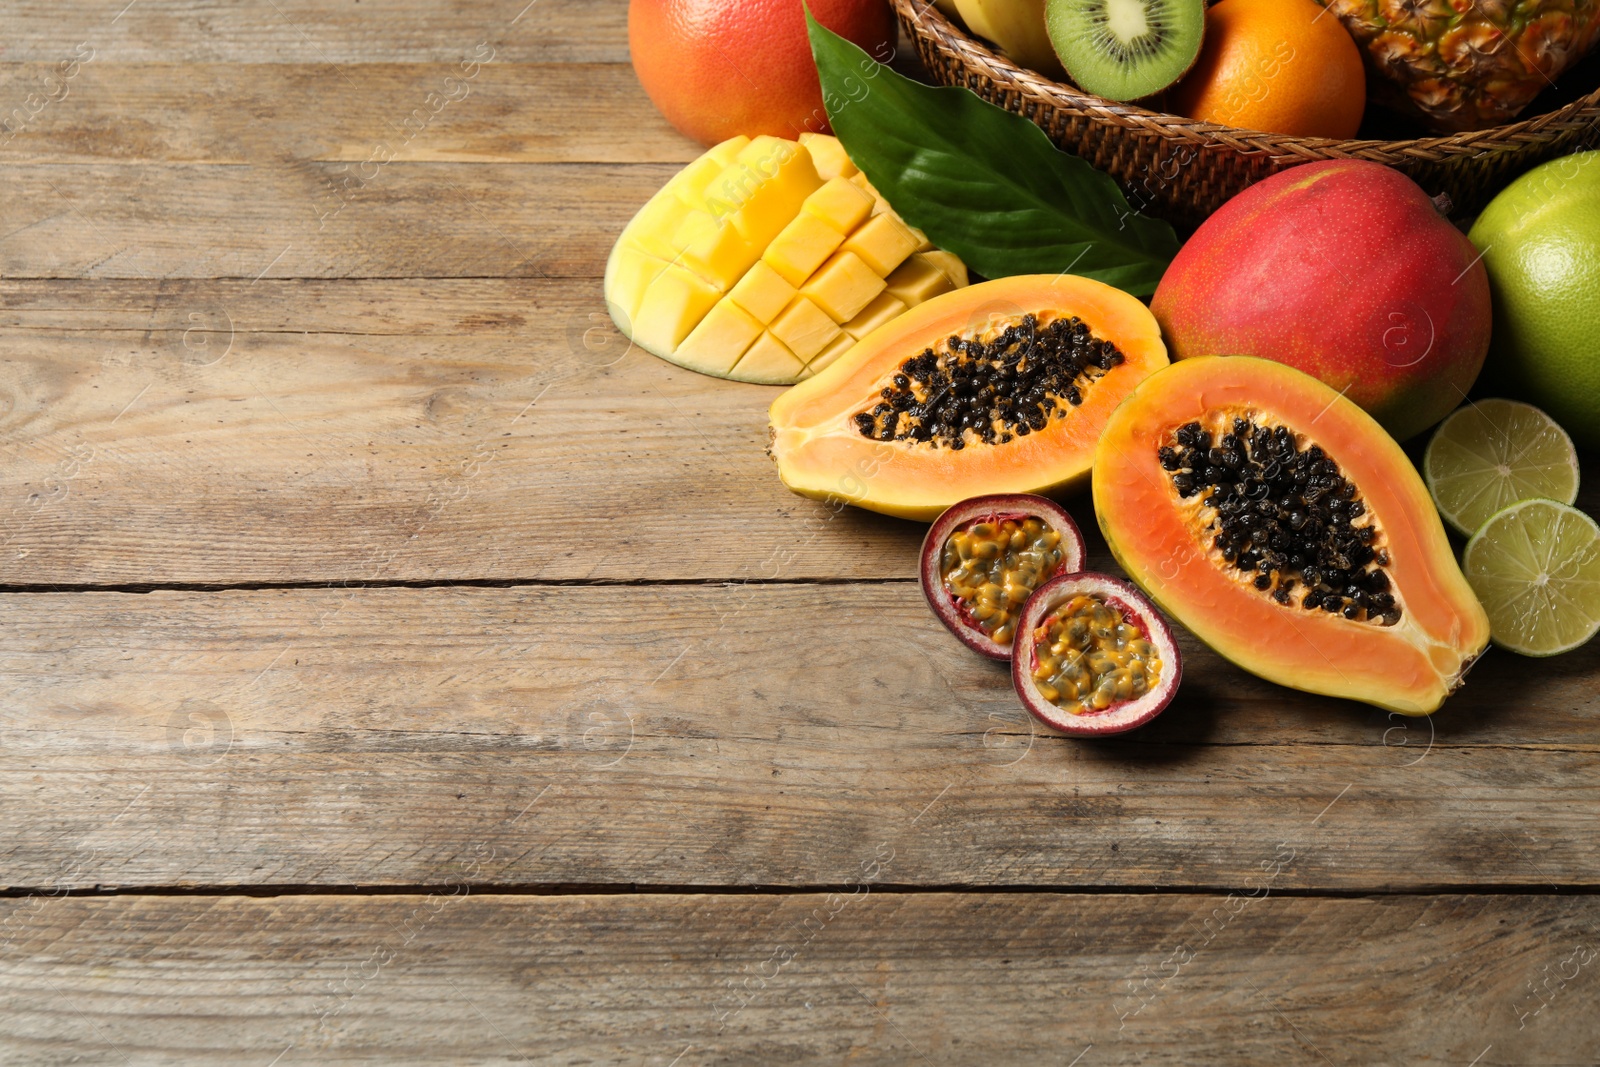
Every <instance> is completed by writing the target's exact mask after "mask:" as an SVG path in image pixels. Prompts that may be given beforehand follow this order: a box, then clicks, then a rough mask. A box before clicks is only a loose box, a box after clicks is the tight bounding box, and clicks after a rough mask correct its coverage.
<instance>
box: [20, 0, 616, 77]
mask: <svg viewBox="0 0 1600 1067" xmlns="http://www.w3.org/2000/svg"><path fill="white" fill-rule="evenodd" d="M80 42H83V43H86V44H87V45H88V46H89V47H90V48H92V49H93V50H94V52H95V54H96V59H95V62H105V63H112V62H160V63H322V64H327V65H329V66H330V67H337V68H345V67H349V66H352V65H359V64H362V63H368V62H413V63H418V62H420V63H453V62H455V61H456V60H457V59H459V58H460V56H461V55H463V54H465V53H469V52H471V51H472V50H473V49H474V48H475V47H476V46H477V45H478V43H479V42H488V43H489V44H491V45H493V46H494V47H495V48H496V49H497V51H498V55H499V57H500V59H501V61H502V62H537V63H550V62H572V63H626V62H627V61H628V5H627V4H626V3H623V2H622V0H601V2H598V3H597V2H596V0H534V2H532V3H530V2H529V0H495V2H493V3H483V2H482V0H364V2H363V3H361V4H358V5H352V4H340V5H331V6H330V5H328V4H323V3H319V2H318V0H272V2H270V3H265V4H259V5H257V4H238V3H234V2H233V0H134V2H133V3H128V0H103V2H102V0H96V2H94V3H78V4H66V5H63V4H60V3H56V2H54V0H16V2H13V3H10V4H8V5H7V6H6V49H5V58H6V59H8V60H11V61H13V62H17V61H25V62H36V63H51V62H55V61H56V60H57V59H58V58H60V57H62V56H65V55H69V54H71V53H72V51H73V49H74V48H75V47H76V46H77V45H78V44H79V43H80Z"/></svg>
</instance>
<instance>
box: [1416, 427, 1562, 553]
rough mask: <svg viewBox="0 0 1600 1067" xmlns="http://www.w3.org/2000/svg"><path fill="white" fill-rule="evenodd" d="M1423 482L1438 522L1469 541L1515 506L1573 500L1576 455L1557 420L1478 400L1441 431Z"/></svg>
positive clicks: (1433, 443)
mask: <svg viewBox="0 0 1600 1067" xmlns="http://www.w3.org/2000/svg"><path fill="white" fill-rule="evenodd" d="M1422 477H1423V479H1424V480H1425V481H1426V482H1427V483H1428V492H1430V493H1432V494H1433V502H1434V504H1435V505H1436V506H1437V507H1438V508H1439V514H1440V515H1442V516H1443V517H1444V520H1445V521H1446V522H1448V523H1449V524H1450V525H1451V526H1454V527H1455V528H1456V529H1457V530H1460V531H1461V532H1462V533H1464V534H1469V535H1470V534H1471V533H1472V532H1473V531H1474V530H1476V529H1477V528H1478V527H1480V526H1482V525H1483V524H1484V523H1485V522H1487V521H1489V516H1491V515H1493V514H1494V513H1495V512H1497V511H1499V510H1501V509H1502V508H1507V507H1510V506H1511V505H1512V504H1515V503H1516V502H1517V501H1519V500H1529V499H1532V498H1533V497H1543V498H1545V499H1546V500H1558V501H1560V502H1561V503H1563V504H1570V503H1572V502H1573V501H1574V500H1576V499H1578V452H1577V450H1576V449H1575V448H1573V447H1572V438H1570V437H1568V436H1567V434H1566V431H1565V430H1563V429H1562V428H1561V427H1560V426H1558V425H1557V424H1556V421H1555V420H1554V419H1552V418H1551V417H1550V416H1548V415H1546V414H1545V413H1544V412H1542V411H1540V410H1539V409H1538V408H1536V407H1534V406H1532V405H1531V404H1523V403H1519V402H1518V401H1515V400H1500V399H1491V400H1480V401H1477V402H1476V403H1469V404H1467V405H1466V406H1465V407H1462V408H1458V409H1456V411H1455V413H1454V414H1452V415H1451V416H1450V417H1449V418H1447V419H1445V420H1444V422H1442V423H1441V424H1440V425H1439V429H1438V431H1437V432H1435V433H1434V435H1433V440H1431V441H1429V442H1428V450H1427V452H1426V453H1424V454H1423V457H1422Z"/></svg>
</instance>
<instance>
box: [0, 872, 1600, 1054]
mask: <svg viewBox="0 0 1600 1067" xmlns="http://www.w3.org/2000/svg"><path fill="white" fill-rule="evenodd" d="M895 857H896V852H895V850H894V849H893V847H892V846H890V845H887V844H885V845H884V851H883V853H882V854H881V856H880V855H879V854H877V853H874V852H870V851H869V852H868V853H867V854H866V855H864V856H863V857H862V870H863V871H864V872H867V874H874V873H876V874H880V875H882V876H892V873H893V869H894V864H895V862H896V859H895ZM867 874H859V875H858V877H857V879H856V880H855V881H854V882H853V883H852V887H851V888H849V889H847V890H845V891H844V892H842V893H839V894H834V895H832V896H825V895H821V894H803V895H793V896H789V895H780V896H738V895H731V896H730V895H717V896H648V895H647V896H638V897H630V896H600V897H594V896H572V897H517V896H477V895H469V894H467V893H466V891H465V889H464V888H463V887H451V888H444V889H441V890H440V891H439V892H437V893H435V894H432V895H429V896H422V895H414V896H395V897H368V898H359V897H331V898H330V897H320V898H305V897H279V898H273V899H249V898H238V897H224V898H214V899H188V898H176V899H175V898H170V897H143V898H141V897H117V898H109V899H82V898H69V899H32V900H12V901H5V902H3V903H0V924H3V925H0V928H3V929H5V930H6V934H5V935H3V936H5V937H7V938H8V940H7V942H6V944H5V945H4V947H3V948H0V1046H3V1047H4V1048H5V1050H6V1052H5V1061H6V1062H7V1063H8V1064H18V1065H21V1064H30V1065H31V1064H58V1063H68V1062H72V1063H93V1064H101V1063H104V1064H167V1063H174V1062H183V1063H192V1064H219V1065H221V1064H226V1065H230V1067H231V1065H233V1064H239V1063H260V1064H267V1063H269V1062H275V1063H277V1064H279V1065H286V1064H288V1065H292V1064H309V1063H316V1064H328V1065H343V1064H352V1065H353V1064H372V1063H468V1062H470V1063H525V1062H526V1063H533V1062H536V1063H540V1064H570V1065H578V1064H618V1065H621V1064H627V1065H630V1067H633V1065H639V1064H644V1065H646V1067H669V1065H672V1064H677V1065H680V1067H681V1065H683V1064H732V1063H752V1064H753V1063H763V1064H771V1063H785V1064H836V1063H842V1062H851V1063H855V1062H864V1063H895V1064H901V1063H903V1064H927V1063H973V1062H979V1061H981V1062H983V1063H986V1064H999V1065H1009V1064H1018V1065H1021V1064H1027V1065H1033V1064H1039V1063H1059V1064H1067V1063H1076V1064H1079V1065H1080V1067H1093V1065H1095V1064H1124V1063H1126V1064H1134V1063H1139V1064H1194V1063H1224V1062H1225V1063H1233V1064H1272V1065H1280V1064H1285V1063H1313V1062H1327V1063H1335V1064H1346V1063H1371V1064H1408V1065H1410V1064H1419V1065H1421V1064H1438V1065H1443V1064H1456V1065H1460V1064H1466V1063H1469V1062H1471V1063H1476V1064H1478V1065H1479V1067H1482V1065H1485V1064H1494V1065H1505V1064H1527V1063H1579V1062H1583V1063H1587V1062H1589V1058H1590V1057H1591V1056H1592V1053H1593V1050H1594V1046H1595V1043H1596V1041H1600V1016H1597V1015H1596V1013H1595V1012H1594V1011H1593V1010H1592V1004H1593V1001H1594V996H1595V992H1594V991H1595V983H1596V981H1597V979H1596V975H1595V971H1596V968H1597V964H1596V962H1595V956H1596V954H1597V951H1600V946H1597V945H1596V942H1595V933H1594V930H1595V924H1596V923H1597V921H1600V905H1597V903H1596V901H1595V899H1594V898H1593V897H1577V898H1572V897H1538V896H1532V897H1529V896H1510V897H1506V896H1479V897H1462V896H1438V897H1434V896H1421V897H1412V896H1403V897H1393V898H1384V899H1373V900H1359V899H1357V900H1337V899H1336V900H1326V899H1324V900H1319V899H1306V898H1282V897H1277V896H1272V895H1270V893H1269V894H1268V895H1265V896H1259V897H1254V898H1252V897H1244V896H1237V897H1232V898H1219V897H1212V896H1188V895H1176V896H1154V897H1152V896H1081V895H1059V894H1050V893H1028V894H1004V895H990V894H978V893H971V894H912V895H903V894H887V893H881V892H876V891H874V886H873V879H872V878H870V877H868V876H867ZM275 1056H276V1057H279V1058H278V1059H277V1060H274V1059H273V1058H274V1057H275ZM1474 1057H1476V1059H1474Z"/></svg>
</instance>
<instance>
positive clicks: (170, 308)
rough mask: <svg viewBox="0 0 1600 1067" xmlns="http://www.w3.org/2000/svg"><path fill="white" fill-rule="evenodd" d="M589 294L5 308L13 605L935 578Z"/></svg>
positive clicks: (403, 293)
mask: <svg viewBox="0 0 1600 1067" xmlns="http://www.w3.org/2000/svg"><path fill="white" fill-rule="evenodd" d="M776 395H777V390H775V389H770V388H762V387H756V386H749V385H741V384H737V383H730V382H722V381H719V380H716V379H711V378H706V377H703V376H701V375H697V374H692V373H690V372H687V371H684V370H682V369H680V368H677V367H673V366H671V365H669V364H666V363H664V362H662V361H660V360H657V359H655V358H654V357H652V356H649V355H647V354H645V353H643V352H640V351H637V350H634V351H632V352H629V351H628V350H627V348H626V345H625V342H624V341H623V340H622V338H621V336H620V335H619V334H617V333H616V332H615V330H614V328H613V327H612V326H611V325H610V321H609V319H607V317H606V315H605V311H604V305H603V303H602V302H601V299H600V292H599V285H598V283H597V282H595V281H592V280H580V281H571V282H560V283H553V284H544V283H535V282H530V281H515V282H500V281H451V282H438V283H421V284H418V283H363V284H362V285H359V286H351V285H348V284H342V283H341V284H328V283H314V284H312V283H279V282H272V281H270V280H263V281H261V282H259V283H254V284H251V283H248V282H239V283H236V284H213V285H189V284H184V283H164V282H163V283H158V284H145V283H128V284H120V283H119V284H113V285H93V284H79V285H72V286H64V285H55V284H52V283H42V282H34V283H28V284H27V285H23V286H18V287H16V288H14V289H13V288H10V287H8V289H7V291H6V293H5V294H3V295H0V397H3V398H4V408H3V411H4V415H3V417H0V427H3V429H4V436H3V437H0V584H6V583H9V584H17V583H34V584H37V583H46V584H50V583H72V584H81V583H85V582H99V583H106V582H109V583H128V582H135V583H138V582H210V583H217V582H229V583H236V582H251V581H347V580H358V581H373V580H382V581H396V580H447V579H462V578H494V579H527V578H536V577H537V578H544V579H581V578H598V579H621V580H633V579H640V578H762V579H774V578H781V579H796V578H864V577H865V578H870V577H883V576H899V577H910V576H911V575H913V574H914V572H915V571H914V568H915V551H916V545H917V543H918V541H919V540H920V538H921V527H919V526H916V525H914V524H911V523H904V522H899V521H897V520H893V519H886V518H883V517H881V516H875V515H869V514H867V513H863V512H858V511H856V510H855V509H843V510H838V509H834V508H832V507H830V506H828V505H824V504H819V503H816V502H813V501H809V500H803V499H801V498H799V497H796V496H794V495H793V494H791V493H790V492H789V491H788V490H786V489H784V488H783V486H782V484H781V483H779V481H778V479H777V475H776V473H775V470H774V468H773V465H772V463H771V461H770V460H769V459H768V458H767V456H766V454H765V451H764V449H765V445H766V438H767V430H766V409H767V405H768V404H769V403H770V402H771V400H772V398H773V397H774V396H776Z"/></svg>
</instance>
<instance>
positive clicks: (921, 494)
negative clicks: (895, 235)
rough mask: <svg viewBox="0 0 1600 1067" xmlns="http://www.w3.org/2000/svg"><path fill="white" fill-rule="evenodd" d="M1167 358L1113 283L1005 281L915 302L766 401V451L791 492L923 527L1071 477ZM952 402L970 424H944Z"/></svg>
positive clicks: (1148, 321)
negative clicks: (952, 511) (962, 402)
mask: <svg viewBox="0 0 1600 1067" xmlns="http://www.w3.org/2000/svg"><path fill="white" fill-rule="evenodd" d="M1074 320H1076V321H1074ZM1008 330H1009V331H1010V333H1009V334H1008V333H1007V331H1008ZM1008 337H1010V338H1012V340H1010V341H1008V340H1007V338H1008ZM952 340H955V341H956V342H957V343H956V347H955V348H954V349H952V346H951V341H952ZM1108 346H1109V347H1108ZM1096 353H1099V355H1096ZM1108 353H1114V355H1113V354H1108ZM919 360H920V361H921V362H920V363H918V362H916V361H919ZM1085 360H1087V362H1084V361H1085ZM1096 360H1098V362H1096ZM1080 363H1081V364H1082V370H1081V372H1075V370H1074V368H1077V367H1079V365H1080ZM1100 363H1104V364H1106V365H1105V366H1101V365H1099V364H1100ZM930 365H931V369H929V367H930ZM1166 365H1167V349H1166V346H1165V345H1164V344H1163V343H1162V341H1161V330H1160V327H1159V326H1158V325H1157V324H1156V321H1155V318H1154V316H1152V315H1151V314H1150V311H1149V309H1148V308H1146V307H1145V305H1144V304H1143V303H1141V302H1140V301H1139V300H1137V299H1135V298H1134V297H1132V296H1129V295H1128V294H1127V293H1124V292H1122V291H1121V290H1120V289H1114V288H1112V287H1111V286H1109V285H1105V284H1103V283H1101V282H1097V281H1094V280H1092V279H1088V278H1079V277H1076V276H1073V275H1019V276H1016V277H1011V278H1001V279H997V280H995V281H989V282H983V283H980V284H978V285H974V286H971V287H969V288H966V289H960V290H956V291H954V292H950V293H946V294H944V295H942V296H938V297H935V298H933V299H932V300H929V301H928V302H926V303H924V304H920V305H918V306H917V307H914V308H912V309H911V310H910V311H907V312H905V313H904V314H902V315H901V316H899V317H898V318H895V319H893V320H891V321H890V322H888V323H886V324H885V325H883V326H880V327H878V328H877V329H875V330H873V331H872V332H871V333H868V334H867V335H865V336H864V337H862V338H861V340H860V341H858V342H857V343H856V344H855V346H854V347H852V348H851V349H850V350H849V351H847V352H845V353H844V354H843V355H841V356H840V357H839V358H838V360H837V361H836V362H834V363H833V364H831V365H830V366H828V367H827V368H826V369H825V370H823V371H821V372H820V373H819V374H817V376H816V377H814V378H811V379H809V380H807V381H804V382H802V383H800V384H799V385H797V386H795V387H794V388H793V389H790V390H789V391H788V392H786V393H784V394H783V395H781V396H780V397H778V399H777V400H776V401H774V402H773V405H772V409H771V437H772V443H771V446H770V448H769V451H770V452H771V454H772V457H773V458H774V459H775V460H776V461H777V464H778V474H779V476H780V477H781V478H782V479H783V482H784V484H785V485H787V486H788V487H789V488H790V489H792V490H794V491H795V492H797V493H800V494H802V495H804V496H810V497H815V498H817V499H823V500H844V501H847V502H849V503H851V504H855V505H857V506H859V507H863V508H867V509H870V510H872V511H879V512H883V513H885V514H888V515H897V516H900V517H902V518H908V519H918V520H921V521H924V522H928V521H932V520H933V519H935V518H937V517H938V516H939V514H940V513H941V512H943V511H944V510H945V509H946V508H948V507H950V506H951V505H952V504H955V503H956V502H958V501H961V500H965V499H967V498H968V497H973V496H979V495H983V494H990V493H1041V494H1049V493H1061V492H1065V491H1068V490H1070V489H1073V488H1077V487H1080V486H1082V485H1083V484H1084V483H1085V482H1086V481H1087V480H1088V475H1089V468H1090V465H1091V463H1092V462H1093V456H1094V447H1095V442H1096V441H1097V440H1098V439H1099V437H1100V431H1101V429H1102V428H1103V427H1104V426H1105V424H1106V420H1107V419H1109V418H1110V417H1111V413H1112V411H1114V410H1115V409H1116V406H1117V404H1118V403H1120V402H1121V401H1122V399H1123V397H1125V396H1127V395H1128V393H1129V392H1130V391H1131V390H1132V389H1133V387H1134V386H1135V385H1137V384H1138V383H1139V382H1140V381H1143V380H1144V379H1145V378H1146V377H1148V376H1149V375H1150V374H1151V373H1152V372H1154V371H1155V370H1156V369H1158V368H1160V367H1164V366H1166ZM918 367H921V368H922V370H921V371H919V370H918V369H917V368H918ZM908 368H909V369H908ZM960 389H965V390H966V393H965V394H963V393H962V392H960ZM885 390H889V392H890V393H899V394H901V395H899V396H897V397H894V398H892V399H891V398H886V397H885V395H884V391H885ZM952 395H954V396H963V395H964V396H966V397H967V398H968V400H967V407H966V408H964V409H960V410H962V411H965V412H967V413H968V414H967V418H968V420H969V421H968V424H967V425H966V426H965V427H962V426H961V425H960V424H959V422H958V423H957V424H956V425H955V426H954V428H953V432H944V431H943V430H941V429H940V428H941V427H946V428H949V427H950V426H951V424H950V423H947V422H944V421H942V420H945V419H949V418H952V417H953V416H952V415H951V410H952V409H951V407H950V404H951V400H950V397H951V396H952ZM1074 401H1075V402H1074ZM894 405H899V406H897V407H894V410H891V411H887V412H884V413H882V414H878V415H874V414H873V413H874V411H880V412H881V411H883V409H884V408H888V407H891V406H894ZM863 418H865V419H867V420H869V421H870V422H871V426H870V429H864V428H863V424H862V422H861V420H862V419H863ZM886 430H887V431H888V433H889V439H883V437H884V434H885V431H886ZM918 434H922V435H923V437H924V438H926V439H923V438H919V437H918Z"/></svg>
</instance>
